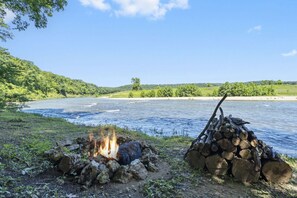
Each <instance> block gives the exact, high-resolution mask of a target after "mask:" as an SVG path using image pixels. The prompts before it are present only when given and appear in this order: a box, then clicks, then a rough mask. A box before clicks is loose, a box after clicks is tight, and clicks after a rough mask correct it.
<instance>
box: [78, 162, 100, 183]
mask: <svg viewBox="0 0 297 198" xmlns="http://www.w3.org/2000/svg"><path fill="white" fill-rule="evenodd" d="M100 167H101V164H99V163H98V162H96V161H94V160H92V161H91V162H90V163H89V164H88V165H87V166H86V167H85V168H84V169H83V170H82V171H81V173H80V177H79V179H78V183H80V184H84V185H85V186H86V187H90V186H91V185H92V184H93V182H94V181H95V179H96V177H97V176H98V174H99V173H100Z"/></svg>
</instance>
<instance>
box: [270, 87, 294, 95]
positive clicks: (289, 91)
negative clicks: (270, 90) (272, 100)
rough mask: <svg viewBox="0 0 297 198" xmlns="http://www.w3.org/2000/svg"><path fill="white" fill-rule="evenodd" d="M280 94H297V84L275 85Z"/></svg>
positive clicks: (277, 92) (277, 93)
mask: <svg viewBox="0 0 297 198" xmlns="http://www.w3.org/2000/svg"><path fill="white" fill-rule="evenodd" d="M274 87H275V90H276V95H278V96H297V85H275V86H274Z"/></svg>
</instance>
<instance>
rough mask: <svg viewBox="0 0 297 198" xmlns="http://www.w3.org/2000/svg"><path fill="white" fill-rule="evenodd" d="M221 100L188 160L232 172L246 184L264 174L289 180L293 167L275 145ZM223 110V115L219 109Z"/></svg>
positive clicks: (196, 165)
mask: <svg viewBox="0 0 297 198" xmlns="http://www.w3.org/2000/svg"><path fill="white" fill-rule="evenodd" d="M226 97H227V96H226V95H225V96H224V97H223V99H222V100H221V101H220V102H219V104H218V105H217V107H216V108H215V111H214V113H213V115H212V116H211V118H210V119H209V121H208V123H207V125H206V127H205V128H204V130H203V131H202V132H201V133H200V135H199V136H198V137H197V138H196V139H195V140H194V141H193V142H192V145H191V146H190V148H189V149H188V151H187V152H186V154H185V160H186V161H188V162H189V164H190V166H192V167H193V168H197V169H206V170H207V171H209V172H210V173H211V174H213V175H227V174H228V175H231V176H233V177H234V178H235V179H237V180H239V181H242V182H243V183H245V184H249V183H251V182H256V181H258V180H259V179H260V178H264V179H266V180H267V181H269V182H273V183H287V182H289V180H290V179H291V177H292V168H291V167H290V166H289V165H288V164H287V163H286V162H284V161H283V160H282V159H281V158H280V156H279V155H278V154H277V153H276V152H275V151H274V150H273V148H272V147H270V146H268V145H266V144H265V143H264V142H263V141H261V140H259V139H258V138H257V136H256V135H255V133H254V132H253V131H251V130H249V129H248V128H247V127H246V126H245V125H246V124H249V123H248V122H246V121H244V120H242V119H240V118H234V117H232V116H231V115H230V116H226V117H225V116H224V113H223V110H222V108H221V107H220V105H221V103H222V102H223V101H224V100H225V98H226ZM217 110H220V112H221V114H220V116H219V118H216V117H215V116H216V112H217Z"/></svg>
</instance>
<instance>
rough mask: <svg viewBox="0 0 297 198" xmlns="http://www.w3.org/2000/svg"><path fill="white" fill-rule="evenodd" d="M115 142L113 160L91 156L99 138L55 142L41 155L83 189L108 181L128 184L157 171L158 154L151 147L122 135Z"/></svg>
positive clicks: (99, 140)
mask: <svg viewBox="0 0 297 198" xmlns="http://www.w3.org/2000/svg"><path fill="white" fill-rule="evenodd" d="M117 142H118V144H119V150H118V153H117V156H118V158H117V159H109V158H106V157H104V156H102V155H100V154H98V155H95V152H96V151H97V150H96V148H98V146H100V144H102V140H101V139H95V138H92V139H90V138H77V139H75V140H65V141H62V142H57V146H56V147H54V148H53V149H51V150H49V151H46V152H45V155H46V157H47V158H48V159H49V160H50V161H52V162H53V163H54V165H55V167H56V168H57V170H58V171H61V172H62V173H63V174H64V175H66V176H68V179H71V178H72V180H73V181H74V182H77V183H79V184H81V185H82V187H83V188H89V187H90V186H92V185H93V184H101V185H103V184H106V183H109V182H111V181H113V182H118V183H128V182H129V181H131V180H133V179H135V180H143V179H145V178H147V177H148V174H149V172H157V171H158V164H157V162H158V153H157V150H156V149H155V147H154V146H152V145H149V144H147V143H146V142H144V141H135V140H132V139H130V138H128V137H122V136H120V137H118V139H117Z"/></svg>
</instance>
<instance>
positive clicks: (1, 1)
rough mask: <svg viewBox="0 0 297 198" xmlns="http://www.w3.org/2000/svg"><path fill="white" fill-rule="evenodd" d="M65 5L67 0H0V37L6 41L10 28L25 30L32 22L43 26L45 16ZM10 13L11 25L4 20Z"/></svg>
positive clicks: (38, 26) (51, 14) (10, 35)
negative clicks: (11, 16)
mask: <svg viewBox="0 0 297 198" xmlns="http://www.w3.org/2000/svg"><path fill="white" fill-rule="evenodd" d="M66 5H67V0H0V39H1V40H2V41H6V40H7V39H11V38H12V36H13V35H12V32H11V30H12V29H16V30H19V31H21V30H25V29H27V27H28V26H29V24H30V21H32V22H34V25H35V27H36V28H45V27H46V26H47V18H48V17H52V16H53V12H54V11H61V10H63V9H64V7H65V6H66ZM8 13H11V14H12V15H13V16H14V18H13V21H12V24H13V25H12V27H10V25H9V24H7V22H6V21H5V20H4V19H5V17H6V15H7V14H8Z"/></svg>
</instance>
